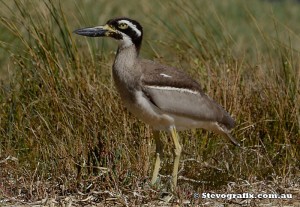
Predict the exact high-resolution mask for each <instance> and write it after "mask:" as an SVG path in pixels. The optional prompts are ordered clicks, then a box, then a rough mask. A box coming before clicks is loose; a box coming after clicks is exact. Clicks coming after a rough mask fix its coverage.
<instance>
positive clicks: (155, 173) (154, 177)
mask: <svg viewBox="0 0 300 207" xmlns="http://www.w3.org/2000/svg"><path fill="white" fill-rule="evenodd" d="M153 135H154V140H155V145H156V159H155V165H154V170H153V175H152V179H151V185H154V184H155V183H156V181H157V177H158V172H159V168H160V163H161V157H162V156H163V148H164V145H163V142H162V141H161V140H160V138H159V131H154V132H153Z"/></svg>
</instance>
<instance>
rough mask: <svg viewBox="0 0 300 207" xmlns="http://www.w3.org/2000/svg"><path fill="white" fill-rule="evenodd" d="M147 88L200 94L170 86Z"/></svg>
mask: <svg viewBox="0 0 300 207" xmlns="http://www.w3.org/2000/svg"><path fill="white" fill-rule="evenodd" d="M146 87H147V88H152V89H156V90H164V91H177V92H180V93H192V94H199V93H198V92H197V91H193V90H191V89H187V88H176V87H170V86H146Z"/></svg>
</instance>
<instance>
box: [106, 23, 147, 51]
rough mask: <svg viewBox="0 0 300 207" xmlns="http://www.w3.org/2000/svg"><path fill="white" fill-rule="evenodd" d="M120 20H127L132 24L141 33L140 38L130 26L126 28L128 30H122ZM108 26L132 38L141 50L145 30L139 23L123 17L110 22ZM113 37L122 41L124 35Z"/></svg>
mask: <svg viewBox="0 0 300 207" xmlns="http://www.w3.org/2000/svg"><path fill="white" fill-rule="evenodd" d="M120 20H127V21H129V22H131V23H132V24H133V25H135V26H136V28H137V29H138V30H139V31H140V32H141V35H140V36H139V35H138V34H137V33H136V31H135V30H134V29H132V28H131V27H130V25H128V28H126V29H120V28H119V27H118V26H119V21H120ZM106 24H108V25H110V26H111V27H113V28H114V29H116V30H118V31H119V32H121V33H124V34H126V35H127V36H128V37H130V38H131V40H132V42H133V44H135V46H136V47H137V48H138V49H139V48H140V46H141V43H142V39H143V28H142V26H141V25H140V24H139V23H138V22H137V21H135V20H132V19H129V18H126V17H121V18H116V19H111V20H108V21H107V23H106ZM111 37H113V38H115V39H122V34H116V35H111Z"/></svg>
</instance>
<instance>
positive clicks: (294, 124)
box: [0, 0, 300, 200]
mask: <svg viewBox="0 0 300 207" xmlns="http://www.w3.org/2000/svg"><path fill="white" fill-rule="evenodd" d="M120 3H122V1H113V2H111V1H104V0H103V1H96V2H95V1H37V0H36V1H25V0H24V1H8V2H7V1H1V7H0V14H1V20H0V28H1V34H0V65H1V67H0V68H1V69H0V74H1V79H0V80H1V85H0V87H1V88H0V89H1V90H0V161H1V160H2V161H3V162H0V167H1V169H2V170H1V172H0V186H1V185H2V187H3V188H2V187H1V188H0V199H1V197H2V198H8V197H12V196H17V198H19V199H21V198H24V199H26V200H38V199H41V198H43V197H44V196H45V195H52V196H53V195H55V194H58V195H68V194H70V193H72V192H77V191H81V192H84V193H88V192H91V191H93V190H99V189H101V190H109V191H112V192H123V194H125V195H126V192H128V191H135V189H138V187H139V186H140V187H144V186H145V183H146V182H149V175H150V174H151V172H152V167H153V161H154V145H153V143H152V142H153V141H152V139H151V137H152V134H151V129H150V128H149V127H148V126H146V125H144V124H143V123H141V122H140V121H138V120H137V119H135V117H134V116H133V115H131V114H129V113H128V112H127V111H126V109H125V108H124V107H123V105H122V103H121V101H120V99H119V97H118V94H117V93H116V90H115V88H114V86H113V81H112V78H111V65H112V62H113V59H114V55H115V49H116V43H115V42H114V41H112V40H108V39H96V38H95V39H88V38H82V37H78V36H75V35H74V34H72V31H73V30H75V29H77V28H80V27H86V26H92V25H97V24H99V25H100V24H104V23H105V22H106V21H107V20H108V19H110V18H113V17H115V16H129V17H131V18H134V19H137V20H139V21H140V22H141V23H142V25H143V26H144V32H145V36H144V42H143V48H142V53H141V55H142V56H144V57H145V58H149V59H154V60H156V61H159V62H162V63H164V64H168V65H173V66H176V67H178V68H180V69H182V70H186V71H187V72H188V73H190V74H191V75H192V76H193V77H194V78H195V79H197V80H198V81H199V82H200V83H201V85H202V86H203V88H204V90H205V91H206V92H207V93H208V94H209V95H210V96H211V97H213V98H214V99H215V100H216V101H217V102H219V103H220V104H222V105H223V106H224V107H225V108H226V109H227V110H228V111H230V113H231V114H232V115H233V117H234V118H235V119H236V122H237V126H236V128H235V129H234V131H233V135H234V136H235V137H236V138H237V139H238V140H240V141H241V142H242V145H243V147H244V148H242V149H239V148H236V147H234V146H231V144H230V143H228V141H227V140H224V139H223V138H221V137H219V136H218V135H215V134H213V133H209V132H205V131H203V130H193V131H186V132H182V133H180V136H181V138H182V143H183V146H184V155H183V158H182V160H186V161H185V162H184V163H185V165H184V168H183V170H182V172H181V175H182V176H183V177H184V178H188V179H190V180H189V181H187V180H186V179H185V180H184V179H181V180H179V188H178V192H179V194H180V197H181V198H189V196H190V194H189V193H188V192H203V191H205V190H206V191H208V190H210V191H215V192H225V191H226V192H231V191H233V192H235V193H236V192H237V191H243V192H249V191H253V192H255V191H256V190H257V191H259V187H257V188H256V187H255V186H256V185H255V184H254V183H257V182H263V183H264V184H265V185H266V186H268V183H273V184H274V186H273V188H272V189H270V188H267V189H264V190H266V192H271V191H272V192H273V191H275V192H282V191H283V190H282V189H283V188H284V186H292V185H293V183H295V182H297V181H298V182H299V170H300V163H299V160H300V154H299V151H300V147H299V146H300V142H299V140H300V136H299V134H300V106H299V103H300V71H299V49H300V44H299V43H300V36H299V35H298V34H299V33H300V28H299V26H298V24H299V20H300V19H299V18H300V17H299V15H298V14H299V12H300V5H299V4H297V3H296V2H294V1H283V2H277V3H270V2H268V1H258V0H255V1H251V2H250V1H240V0H230V1H222V2H220V1H217V0H212V1H165V2H163V3H161V2H160V1H151V2H150V1H134V0H129V1H126V5H122V6H120V5H119V4H120ZM122 4H124V2H123V3H122ZM164 142H165V144H166V147H165V152H166V153H165V162H164V164H163V168H162V170H161V173H162V174H164V175H170V174H171V169H172V159H173V158H172V153H171V152H172V147H173V146H172V145H171V144H169V143H171V141H170V140H169V138H168V137H167V136H164ZM9 156H11V157H13V158H17V160H18V161H15V159H7V160H5V158H8V157H9ZM11 157H9V158H11ZM191 158H193V159H195V160H197V161H188V159H191ZM192 180H194V182H193V181H192ZM196 181H201V182H200V183H199V182H196ZM244 182H248V183H250V184H251V185H250V186H251V187H249V188H245V187H244V186H245V185H243V183H244ZM164 183H168V179H167V178H162V183H161V185H160V186H157V189H158V190H160V189H162V188H164V187H165V185H164ZM230 183H237V185H236V187H232V188H231V190H230V188H227V187H226V186H227V185H229V184H230ZM62 186H63V187H62ZM253 186H254V187H253ZM234 190H235V191H234ZM18 192H21V193H19V194H18ZM150 192H151V191H145V192H144V191H143V194H145V195H147V196H146V197H147V198H149V199H151V196H152V194H151V193H150ZM285 192H286V191H285ZM121 194H122V193H121ZM146 200H147V199H146Z"/></svg>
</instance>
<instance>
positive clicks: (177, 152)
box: [174, 145, 182, 156]
mask: <svg viewBox="0 0 300 207" xmlns="http://www.w3.org/2000/svg"><path fill="white" fill-rule="evenodd" d="M181 152H182V147H181V146H180V145H178V146H176V147H175V149H174V154H175V155H176V156H180V154H181Z"/></svg>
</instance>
